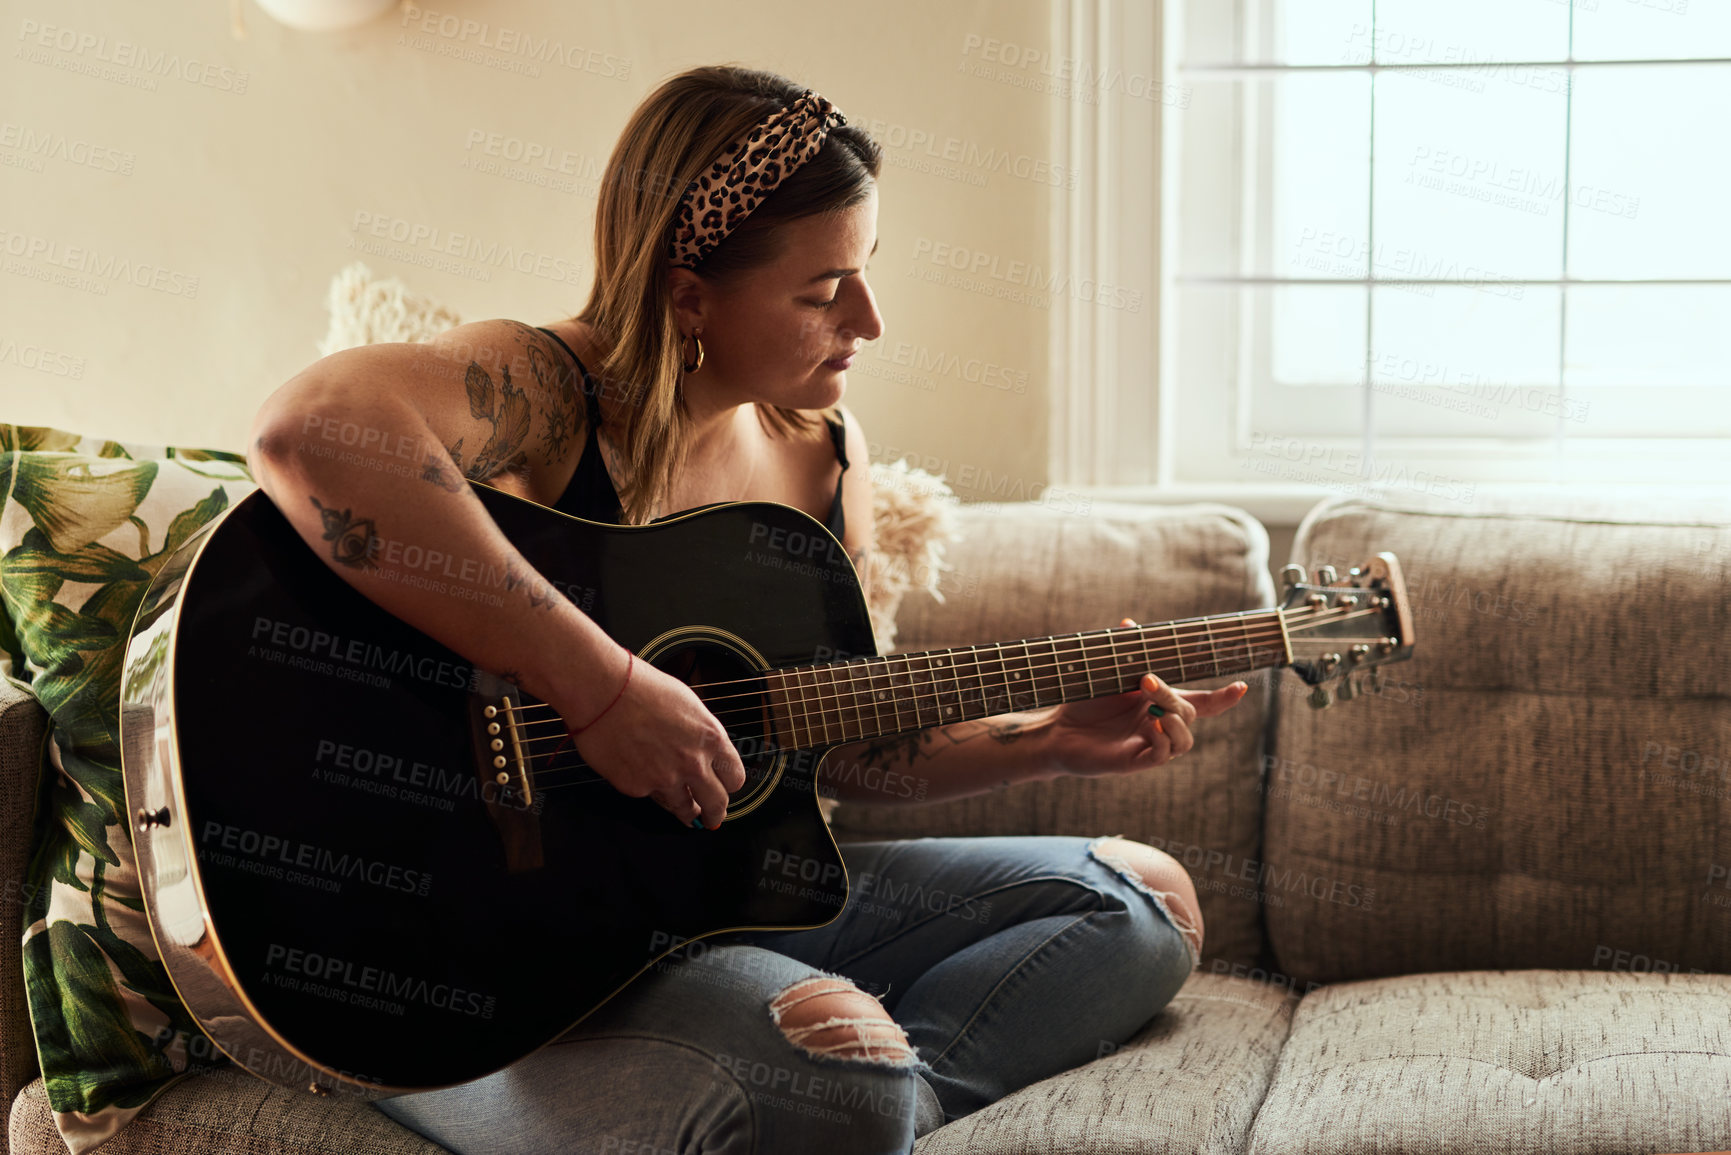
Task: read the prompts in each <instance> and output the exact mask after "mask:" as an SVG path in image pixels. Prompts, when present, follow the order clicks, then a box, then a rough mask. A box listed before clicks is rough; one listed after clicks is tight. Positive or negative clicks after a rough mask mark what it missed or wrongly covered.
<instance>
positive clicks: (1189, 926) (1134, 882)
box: [1088, 834, 1202, 970]
mask: <svg viewBox="0 0 1731 1155" xmlns="http://www.w3.org/2000/svg"><path fill="white" fill-rule="evenodd" d="M1115 838H1123V835H1121V834H1107V835H1102V836H1101V837H1099V838H1096V839H1094V840H1093V841H1091V842H1089V843H1088V854H1089V855H1090V856H1091V857H1092V858H1093V859H1094V860H1095V861H1096V862H1099V863H1100V864H1102V865H1103V866H1105V867H1107V868H1108V869H1111V870H1113V871H1116V872H1117V874H1118V876H1119V877H1120V878H1122V879H1123V880H1124V881H1125V882H1128V883H1129V884H1130V885H1131V886H1133V887H1135V888H1136V889H1137V890H1138V891H1140V892H1141V893H1143V894H1145V895H1147V896H1148V897H1149V899H1150V900H1152V901H1153V903H1154V905H1155V906H1156V907H1158V908H1159V910H1160V913H1161V914H1163V915H1165V916H1166V921H1167V922H1169V923H1171V924H1172V928H1173V929H1174V930H1176V931H1177V932H1178V937H1179V938H1181V939H1183V940H1184V948H1185V950H1187V951H1188V952H1189V954H1190V969H1191V970H1197V969H1199V968H1200V967H1201V966H1202V931H1201V928H1199V927H1197V926H1196V925H1195V924H1193V923H1192V922H1191V921H1190V920H1189V919H1187V918H1185V917H1184V916H1183V915H1181V914H1179V913H1178V897H1179V896H1178V895H1177V894H1176V893H1175V892H1173V891H1169V890H1155V889H1154V888H1153V887H1152V886H1149V885H1148V880H1147V879H1146V878H1143V877H1142V872H1141V871H1139V870H1137V869H1136V867H1135V866H1134V865H1132V864H1131V863H1130V862H1129V861H1128V860H1127V859H1124V858H1121V857H1119V856H1118V855H1116V854H1112V853H1109V852H1106V851H1103V850H1101V849H1100V847H1101V845H1102V844H1104V843H1107V842H1110V841H1112V840H1113V839H1115Z"/></svg>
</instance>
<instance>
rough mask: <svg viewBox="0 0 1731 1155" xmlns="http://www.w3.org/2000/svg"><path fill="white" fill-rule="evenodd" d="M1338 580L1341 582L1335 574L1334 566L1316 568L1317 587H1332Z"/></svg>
mask: <svg viewBox="0 0 1731 1155" xmlns="http://www.w3.org/2000/svg"><path fill="white" fill-rule="evenodd" d="M1337 580H1339V575H1338V574H1336V573H1335V572H1334V567H1333V566H1331V565H1319V566H1317V567H1316V584H1317V585H1319V586H1331V585H1333V584H1334V583H1335V582H1336V581H1337Z"/></svg>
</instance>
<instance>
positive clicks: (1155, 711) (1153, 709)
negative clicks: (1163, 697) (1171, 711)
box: [1148, 702, 1166, 718]
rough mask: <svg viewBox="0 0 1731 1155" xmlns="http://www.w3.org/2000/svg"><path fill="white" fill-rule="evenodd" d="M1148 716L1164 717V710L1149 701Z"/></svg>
mask: <svg viewBox="0 0 1731 1155" xmlns="http://www.w3.org/2000/svg"><path fill="white" fill-rule="evenodd" d="M1148 716H1149V717H1150V718H1164V717H1165V716H1166V711H1165V710H1163V709H1161V708H1160V707H1159V706H1156V705H1155V704H1154V703H1153V702H1149V703H1148Z"/></svg>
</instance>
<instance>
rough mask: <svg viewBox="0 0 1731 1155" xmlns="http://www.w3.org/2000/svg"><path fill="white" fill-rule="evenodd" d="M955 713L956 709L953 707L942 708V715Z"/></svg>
mask: <svg viewBox="0 0 1731 1155" xmlns="http://www.w3.org/2000/svg"><path fill="white" fill-rule="evenodd" d="M955 712H956V708H955V707H954V706H945V707H944V713H946V714H954V713H955Z"/></svg>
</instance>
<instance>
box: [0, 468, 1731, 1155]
mask: <svg viewBox="0 0 1731 1155" xmlns="http://www.w3.org/2000/svg"><path fill="white" fill-rule="evenodd" d="M957 516H958V521H959V523H960V530H961V533H962V536H961V538H960V540H958V541H957V542H955V543H954V544H953V545H952V546H951V547H950V554H949V557H950V561H951V564H952V566H953V568H952V569H951V570H950V571H949V572H947V573H946V574H945V575H944V579H943V583H942V586H941V591H942V594H943V597H942V600H941V601H940V600H938V599H936V598H933V597H931V596H929V595H927V594H924V593H922V592H920V591H917V590H916V591H914V592H913V593H912V594H910V595H909V597H908V599H907V600H906V601H905V602H904V603H903V605H902V607H901V611H900V615H899V617H898V621H897V624H898V627H899V631H900V632H899V636H898V638H897V648H898V649H901V650H918V649H924V648H934V647H939V646H947V645H957V644H964V643H968V642H974V641H984V640H993V639H1004V638H1010V637H1019V636H1030V635H1041V634H1048V633H1055V632H1060V631H1068V630H1076V629H1084V628H1093V627H1097V626H1100V625H1110V624H1115V623H1116V622H1117V621H1118V620H1119V619H1120V618H1122V617H1124V616H1131V617H1135V618H1137V619H1138V620H1140V621H1143V622H1151V621H1161V620H1166V619H1171V618H1178V617H1185V616H1191V615H1200V614H1214V613H1227V612H1233V611H1238V610H1243V609H1252V608H1258V607H1265V606H1269V605H1272V604H1274V602H1275V598H1276V590H1275V588H1274V584H1273V581H1272V579H1271V577H1270V574H1269V566H1268V561H1269V558H1268V535H1267V532H1266V531H1265V529H1264V528H1263V527H1262V526H1261V525H1260V524H1259V523H1258V522H1256V521H1255V520H1254V519H1253V518H1251V517H1250V516H1249V515H1247V514H1246V513H1244V512H1243V511H1241V510H1237V509H1234V508H1232V507H1229V506H1224V505H1187V506H1172V507H1155V506H1132V505H1118V504H1106V503H1099V502H1095V503H1089V502H1088V501H1087V500H1086V499H1081V500H1080V501H1071V502H1069V503H1068V505H1067V507H1066V508H1057V507H1056V506H1054V505H1049V504H1038V503H1023V504H1014V505H989V504H980V505H968V506H963V507H962V508H961V509H960V510H959V511H958V515H957ZM1380 550H1388V551H1392V552H1393V553H1395V554H1396V555H1397V556H1398V557H1399V559H1400V561H1401V563H1402V565H1403V567H1404V570H1405V577H1406V581H1407V585H1408V590H1409V595H1410V597H1411V601H1412V607H1413V612H1414V614H1415V624H1416V627H1417V634H1418V648H1417V652H1416V655H1415V657H1414V658H1413V660H1411V661H1409V662H1405V663H1401V664H1398V665H1391V666H1388V667H1386V668H1385V669H1384V671H1383V674H1384V678H1383V682H1384V687H1383V691H1382V692H1381V693H1375V694H1371V693H1364V694H1360V695H1359V696H1357V697H1355V698H1353V699H1352V700H1350V701H1344V700H1336V701H1335V702H1334V703H1333V704H1331V705H1329V706H1328V708H1325V709H1315V708H1312V703H1311V691H1310V688H1309V687H1308V686H1304V685H1303V684H1302V683H1301V682H1300V681H1299V680H1298V679H1297V678H1296V677H1294V676H1293V675H1292V674H1291V673H1290V672H1288V671H1265V672H1263V673H1260V674H1257V675H1254V676H1252V678H1251V679H1250V680H1251V682H1252V692H1251V694H1250V695H1248V696H1247V697H1246V699H1245V700H1244V701H1243V702H1241V703H1240V704H1239V706H1238V707H1237V708H1236V709H1234V710H1232V711H1230V712H1229V713H1228V714H1227V715H1225V716H1223V717H1221V718H1218V719H1213V720H1210V721H1207V722H1205V723H1203V724H1202V726H1201V727H1200V728H1199V730H1198V745H1197V748H1196V749H1195V750H1194V751H1193V752H1192V753H1190V754H1189V755H1187V756H1185V757H1184V758H1181V759H1179V760H1177V761H1175V762H1174V763H1172V764H1171V765H1169V766H1166V767H1162V768H1160V769H1158V770H1156V771H1152V772H1147V773H1143V774H1139V775H1136V776H1133V777H1124V778H1116V779H1109V780H1079V779H1072V780H1061V781H1055V782H1049V783H1033V784H1026V785H1022V786H1017V787H1013V788H1010V789H1008V790H1005V791H1002V792H999V793H994V794H990V795H985V796H978V797H974V798H967V799H961V800H956V801H951V802H945V803H938V804H931V805H923V806H914V807H865V806H858V805H844V806H842V807H841V808H840V810H839V811H838V813H837V814H836V830H837V834H838V837H840V838H842V839H844V840H846V839H865V838H882V837H917V836H921V835H938V834H998V833H1012V832H1014V833H1052V834H1122V835H1125V836H1128V837H1131V838H1137V839H1141V840H1143V841H1147V842H1150V843H1152V844H1153V845H1156V846H1160V847H1163V848H1164V849H1166V850H1167V851H1168V852H1169V853H1171V854H1172V855H1173V856H1174V857H1176V858H1178V859H1179V860H1180V861H1181V862H1183V863H1184V864H1185V865H1186V867H1187V868H1188V869H1189V870H1190V873H1191V875H1192V877H1193V878H1194V880H1195V882H1196V885H1197V890H1198V893H1199V897H1200V901H1201V906H1202V910H1203V914H1204V918H1205V921H1206V924H1207V943H1206V947H1205V951H1204V958H1203V961H1202V964H1201V966H1200V969H1199V970H1198V972H1197V973H1195V974H1194V975H1192V976H1191V978H1190V980H1189V981H1188V982H1187V984H1186V985H1185V987H1184V988H1183V989H1182V990H1181V991H1180V993H1179V994H1178V996H1177V997H1176V998H1175V999H1174V1000H1173V1002H1172V1003H1171V1004H1170V1005H1169V1006H1168V1007H1167V1008H1166V1009H1165V1010H1164V1011H1162V1012H1161V1013H1160V1014H1159V1015H1158V1016H1157V1017H1156V1018H1155V1019H1154V1020H1153V1021H1151V1022H1150V1023H1149V1024H1148V1025H1147V1027H1146V1028H1145V1029H1144V1030H1143V1031H1142V1032H1141V1033H1140V1034H1139V1035H1138V1036H1137V1037H1135V1038H1134V1039H1132V1040H1130V1041H1129V1042H1128V1043H1126V1044H1124V1045H1121V1046H1117V1045H1113V1044H1112V1043H1110V1042H1104V1041H1103V1042H1102V1043H1101V1045H1100V1047H1099V1048H1098V1056H1097V1058H1096V1059H1095V1060H1094V1061H1093V1062H1090V1063H1088V1064H1086V1065H1084V1066H1082V1067H1080V1068H1078V1069H1075V1070H1073V1071H1070V1072H1067V1073H1065V1074H1062V1075H1059V1076H1057V1077H1055V1078H1052V1079H1048V1080H1045V1081H1044V1082H1041V1083H1038V1084H1036V1085H1034V1086H1030V1087H1027V1088H1024V1089H1023V1090H1022V1091H1019V1092H1017V1093H1015V1094H1012V1095H1010V1096H1008V1097H1006V1098H1005V1099H1003V1100H1002V1101H1000V1102H998V1103H996V1104H994V1105H993V1106H991V1107H988V1108H986V1109H985V1110H982V1111H980V1112H978V1113H976V1114H974V1115H972V1116H969V1117H967V1118H964V1119H961V1120H958V1121H956V1122H954V1123H951V1124H949V1125H948V1126H945V1127H943V1128H942V1129H940V1130H938V1131H936V1132H934V1133H932V1134H930V1135H927V1136H925V1137H924V1138H922V1139H921V1140H920V1142H919V1143H918V1145H917V1146H916V1149H915V1150H916V1152H917V1153H918V1155H952V1153H960V1152H991V1153H1017V1152H1026V1153H1053V1155H1056V1153H1059V1152H1063V1153H1071V1152H1083V1153H1090V1155H1106V1153H1112V1155H1117V1153H1121V1152H1122V1153H1128V1152H1218V1153H1227V1152H1253V1153H1256V1155H1272V1153H1276V1152H1280V1153H1285V1152H1316V1153H1319V1155H1320V1153H1323V1152H1329V1153H1333V1152H1341V1153H1346V1152H1373V1151H1374V1152H1403V1153H1404V1152H1444V1151H1480V1150H1483V1151H1520V1152H1575V1151H1580V1152H1606V1153H1611V1152H1630V1153H1633V1152H1658V1151H1704V1150H1712V1149H1717V1148H1726V1147H1731V975H1728V973H1727V972H1731V706H1728V705H1727V702H1726V691H1725V687H1726V686H1727V685H1731V592H1728V591H1731V584H1728V578H1731V561H1728V559H1731V510H1728V509H1727V508H1726V507H1725V506H1724V505H1723V503H1722V502H1717V503H1716V502H1714V501H1712V500H1710V496H1709V495H1702V494H1695V493H1689V492H1682V493H1671V494H1667V495H1662V496H1660V497H1655V498H1652V499H1636V498H1631V497H1628V496H1627V495H1624V494H1618V493H1610V492H1607V493H1596V492H1594V493H1582V492H1572V491H1543V492H1538V493H1525V494H1516V493H1512V492H1501V491H1494V490H1486V489H1480V490H1479V491H1478V492H1477V493H1476V495H1475V496H1474V499H1473V501H1472V502H1471V504H1461V503H1459V502H1451V501H1447V500H1444V499H1442V498H1434V497H1424V496H1402V495H1393V494H1377V493H1362V494H1355V495H1351V496H1340V497H1334V498H1330V499H1328V500H1325V501H1323V502H1322V503H1321V504H1320V505H1318V506H1317V507H1316V508H1315V509H1314V510H1312V511H1311V513H1310V514H1309V515H1308V516H1307V517H1306V518H1305V520H1304V522H1303V524H1302V525H1301V526H1300V527H1299V530H1298V533H1297V536H1296V538H1295V541H1294V544H1293V549H1292V552H1293V560H1295V561H1297V562H1298V563H1300V564H1302V565H1304V566H1305V567H1307V568H1310V569H1314V567H1317V566H1322V565H1331V566H1334V567H1336V568H1337V569H1339V570H1340V571H1341V572H1343V573H1344V572H1345V571H1346V569H1347V567H1348V566H1351V565H1356V564H1359V563H1360V562H1362V561H1364V560H1365V559H1366V558H1368V557H1369V556H1370V555H1371V554H1373V553H1375V552H1377V551H1380ZM1224 680H1226V679H1216V680H1214V681H1206V682H1200V683H1195V684H1196V685H1199V686H1204V687H1206V686H1212V685H1215V684H1219V682H1221V681H1224ZM42 727H43V715H42V713H41V711H40V709H39V708H37V707H36V706H35V704H34V702H33V700H32V698H31V697H30V696H29V694H28V693H26V692H22V691H20V690H18V689H16V688H15V687H5V688H3V689H0V799H3V802H4V809H3V811H0V822H3V823H4V829H3V831H0V879H5V880H17V879H19V878H21V877H22V874H21V871H22V865H23V857H24V855H25V851H26V843H27V840H28V838H29V831H30V812H31V799H32V798H33V797H34V794H35V781H34V779H35V777H36V774H37V767H38V765H39V758H38V744H39V742H40V741H41V735H42ZM7 885H8V894H7V895H6V896H5V897H6V901H5V902H3V903H0V930H3V931H4V933H5V935H6V936H8V938H9V939H10V941H13V942H17V941H18V936H19V934H20V927H19V910H20V904H19V902H18V901H17V895H16V890H17V884H16V882H15V881H13V882H9V883H8V884H7ZM15 956H16V952H15V951H8V952H5V953H4V954H3V955H0V1092H3V1094H4V1096H5V1100H6V1102H8V1103H10V1104H11V1112H10V1131H9V1140H10V1150H11V1152H13V1153H14V1155H35V1153H36V1152H49V1151H57V1150H58V1151H63V1150H64V1146H63V1145H62V1144H61V1143H60V1140H59V1138H58V1136H57V1134H56V1132H55V1130H54V1126H53V1121H52V1118H51V1117H50V1114H49V1112H48V1108H47V1104H46V1099H45V1096H44V1094H43V1091H42V1088H41V1084H40V1081H39V1080H38V1081H35V1082H33V1081H32V1078H33V1074H34V1060H35V1055H34V1052H33V1050H32V1046H31V1037H30V1032H29V1027H28V1023H27V1020H26V1019H25V1017H24V1015H23V1011H22V999H23V991H22V989H21V985H20V979H19V970H18V960H17V958H16V957H15ZM102 1149H103V1150H104V1151H111V1152H113V1153H114V1155H122V1153H127V1152H152V1153H157V1152H176V1153H183V1152H184V1153H188V1155H191V1153H205V1152H212V1153H214V1152H224V1153H235V1152H247V1153H253V1152H257V1153H260V1155H263V1153H266V1152H270V1153H276V1152H284V1153H297V1155H298V1153H309V1155H310V1153H313V1152H333V1153H335V1152H367V1153H369V1155H375V1153H391V1155H397V1153H402V1155H408V1153H411V1152H412V1153H415V1155H433V1153H435V1152H437V1151H439V1150H440V1148H438V1147H436V1146H434V1145H432V1144H429V1143H427V1142H425V1141H423V1140H421V1139H419V1138H418V1137H417V1136H415V1135H413V1134H411V1133H409V1132H407V1131H405V1130H403V1129H402V1128H400V1127H397V1126H396V1125H394V1124H393V1123H391V1122H390V1121H389V1120H387V1119H385V1118H384V1117H383V1116H381V1115H379V1114H377V1113H376V1112H373V1111H372V1110H371V1109H370V1108H367V1107H365V1106H363V1105H359V1104H357V1103H354V1102H350V1101H346V1100H345V1099H344V1098H343V1097H340V1096H339V1097H335V1098H330V1099H319V1098H313V1097H310V1096H307V1095H304V1094H301V1093H298V1092H291V1091H288V1090H284V1089H282V1088H277V1087H274V1086H270V1085H267V1084H264V1083H262V1082H258V1081H256V1080H254V1079H252V1078H250V1077H249V1076H245V1075H241V1074H238V1073H235V1072H233V1071H227V1072H218V1073H215V1074H205V1075H200V1076H198V1077H195V1078H189V1079H186V1080H183V1081H182V1082H181V1083H179V1084H177V1085H176V1086H175V1087H174V1088H173V1089H172V1090H170V1091H169V1092H168V1093H167V1094H165V1095H163V1096H162V1097H161V1098H160V1099H159V1100H157V1102H155V1103H154V1104H153V1105H152V1106H150V1107H149V1108H148V1109H146V1110H145V1111H144V1112H143V1113H142V1114H141V1115H140V1116H139V1117H138V1119H137V1120H135V1121H134V1122H133V1123H132V1124H131V1125H130V1126H128V1127H127V1128H126V1129H125V1130H124V1131H122V1132H121V1134H120V1135H119V1136H117V1137H116V1138H115V1139H114V1140H113V1141H111V1142H110V1143H109V1144H107V1145H105V1146H104V1147H103V1148H102ZM0 1155H4V1149H0Z"/></svg>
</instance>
